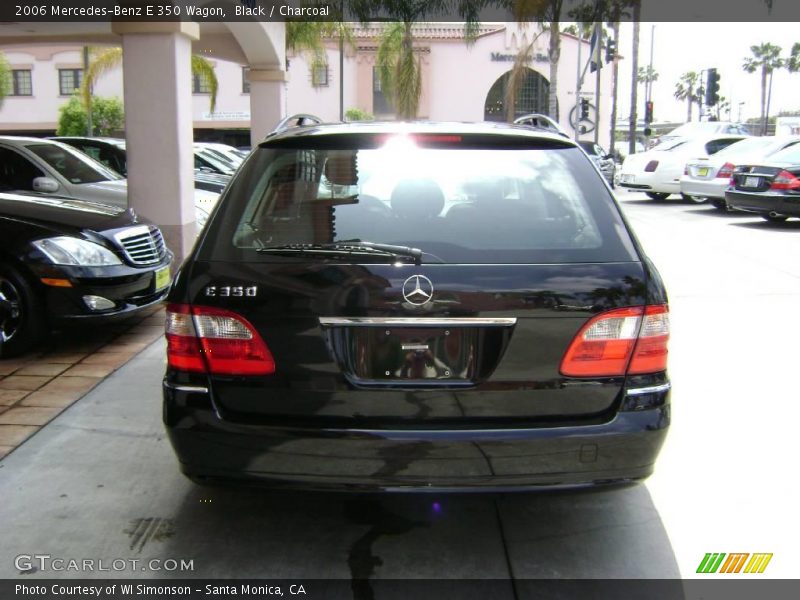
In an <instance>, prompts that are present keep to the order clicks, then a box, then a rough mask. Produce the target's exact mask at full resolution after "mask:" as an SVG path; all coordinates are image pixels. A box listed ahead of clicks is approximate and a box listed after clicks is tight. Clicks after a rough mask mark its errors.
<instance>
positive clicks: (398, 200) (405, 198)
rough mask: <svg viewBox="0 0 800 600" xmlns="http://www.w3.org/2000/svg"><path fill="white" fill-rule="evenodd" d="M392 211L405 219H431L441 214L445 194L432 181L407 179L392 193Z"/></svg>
mask: <svg viewBox="0 0 800 600" xmlns="http://www.w3.org/2000/svg"><path fill="white" fill-rule="evenodd" d="M391 202H392V210H393V211H394V212H395V214H397V216H399V217H401V218H403V219H430V218H433V217H437V216H439V215H440V214H441V212H442V209H443V208H444V193H443V192H442V188H440V187H439V184H437V183H436V182H435V181H433V180H431V179H406V180H404V181H401V182H400V183H398V184H397V185H396V186H395V188H394V190H393V191H392V200H391Z"/></svg>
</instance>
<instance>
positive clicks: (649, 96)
mask: <svg viewBox="0 0 800 600" xmlns="http://www.w3.org/2000/svg"><path fill="white" fill-rule="evenodd" d="M655 39H656V26H655V25H652V26H651V27H650V68H649V70H648V73H647V81H646V83H645V86H644V96H645V98H644V100H645V106H646V107H648V108H651V107H652V106H653V105H652V102H653V47H654V46H655ZM652 120H653V115H652V112H651V111H650V110H645V124H644V127H645V135H646V137H647V144H646V145H645V147H647V148H649V147H650V136H652V135H653V129H652V127H651V123H652Z"/></svg>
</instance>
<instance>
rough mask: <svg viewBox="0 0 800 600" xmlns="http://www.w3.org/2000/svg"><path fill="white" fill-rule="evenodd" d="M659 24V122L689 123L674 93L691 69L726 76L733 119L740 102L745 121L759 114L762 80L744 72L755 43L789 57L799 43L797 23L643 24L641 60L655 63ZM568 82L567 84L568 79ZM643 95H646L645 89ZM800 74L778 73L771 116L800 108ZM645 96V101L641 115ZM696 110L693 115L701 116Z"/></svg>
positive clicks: (626, 73) (623, 48)
mask: <svg viewBox="0 0 800 600" xmlns="http://www.w3.org/2000/svg"><path fill="white" fill-rule="evenodd" d="M653 25H655V36H654V39H655V44H654V53H653V56H654V58H653V66H654V68H655V70H656V71H658V73H659V79H658V81H656V82H655V83H654V84H653V102H654V104H655V114H656V120H658V121H666V120H671V121H685V120H686V103H685V102H679V101H678V100H676V99H675V98H674V97H673V93H674V91H675V84H676V83H677V81H678V79H679V77H680V75H681V74H682V73H685V72H686V71H700V70H702V69H707V68H709V67H716V68H717V69H718V71H719V73H720V75H721V79H720V88H721V90H720V91H721V93H722V95H724V96H726V97H727V98H729V99H730V100H731V106H732V109H733V110H732V114H731V117H732V119H733V120H737V117H738V113H739V103H740V102H744V104H743V105H742V107H741V111H742V112H741V114H742V119H747V118H748V117H757V116H758V115H759V111H760V102H761V78H760V75H759V74H756V73H754V74H752V75H751V74H749V73H746V72H745V71H744V70H742V63H743V62H744V58H745V57H746V56H749V55H750V46H752V45H754V44H760V43H761V42H770V43H772V44H775V45H777V46H781V47H782V48H783V55H785V56H788V54H789V51H790V50H791V47H792V44H794V43H795V42H800V24H798V23H654V24H651V23H642V24H641V27H640V48H639V64H640V65H642V66H646V65H647V64H649V62H650V39H651V31H652V26H653ZM632 31H633V25H632V24H631V23H623V24H622V26H621V31H620V35H621V41H620V54H621V55H622V56H624V57H625V58H626V60H624V61H621V62H620V92H619V109H620V112H619V114H620V115H621V117H623V118H624V117H626V116H627V115H628V114H629V110H630V60H629V58H630V56H631V51H632ZM564 84H565V85H566V84H567V82H564ZM640 89H641V91H640V97H641V95H642V94H643V93H644V92H643V88H640ZM798 92H800V73H795V74H789V73H788V72H787V71H785V70H782V71H776V73H775V77H774V80H773V85H772V101H771V104H770V114H773V115H774V114H777V112H778V111H779V110H781V109H783V110H800V93H798ZM642 102H643V100H640V109H639V110H640V114H641V110H642V109H641V107H642V106H643V104H642ZM696 115H697V110H696V109H695V111H694V119H695V120H696V119H697V116H696Z"/></svg>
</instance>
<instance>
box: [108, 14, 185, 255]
mask: <svg viewBox="0 0 800 600" xmlns="http://www.w3.org/2000/svg"><path fill="white" fill-rule="evenodd" d="M111 27H112V30H113V31H114V33H117V34H119V35H121V36H122V50H123V59H122V66H123V93H124V101H125V137H126V141H127V144H126V146H127V163H128V165H127V167H128V206H129V207H130V208H133V209H134V210H135V211H136V213H137V214H139V215H141V216H142V217H145V218H146V219H149V220H150V221H153V222H154V223H156V224H157V225H158V226H159V227H160V228H161V231H162V232H163V234H164V238H165V240H166V242H167V245H168V246H169V248H170V249H171V250H172V252H173V253H174V254H175V257H176V261H175V263H174V266H175V267H176V268H177V266H178V265H179V264H180V261H182V260H183V258H184V257H185V256H186V255H187V254H188V253H189V251H190V250H191V248H192V244H193V243H194V240H195V237H196V225H195V208H194V153H193V149H192V145H193V141H194V134H193V130H192V73H191V55H192V40H197V39H199V37H200V27H199V25H198V24H197V23H188V22H163V23H128V22H112V25H111Z"/></svg>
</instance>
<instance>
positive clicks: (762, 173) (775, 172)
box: [725, 146, 800, 223]
mask: <svg viewBox="0 0 800 600" xmlns="http://www.w3.org/2000/svg"><path fill="white" fill-rule="evenodd" d="M725 201H726V202H727V204H728V206H729V207H730V208H732V209H734V210H742V211H745V212H751V213H756V214H759V215H761V216H762V217H763V218H764V219H766V220H767V221H772V222H778V223H780V222H782V221H785V220H786V219H788V218H789V217H800V149H798V148H797V146H791V147H789V148H786V149H785V150H781V151H780V152H776V153H775V154H773V155H772V156H771V157H769V160H768V161H765V162H763V163H762V164H758V165H740V166H738V167H736V169H735V170H734V172H733V177H732V178H731V187H729V188H728V190H727V191H726V192H725Z"/></svg>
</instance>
